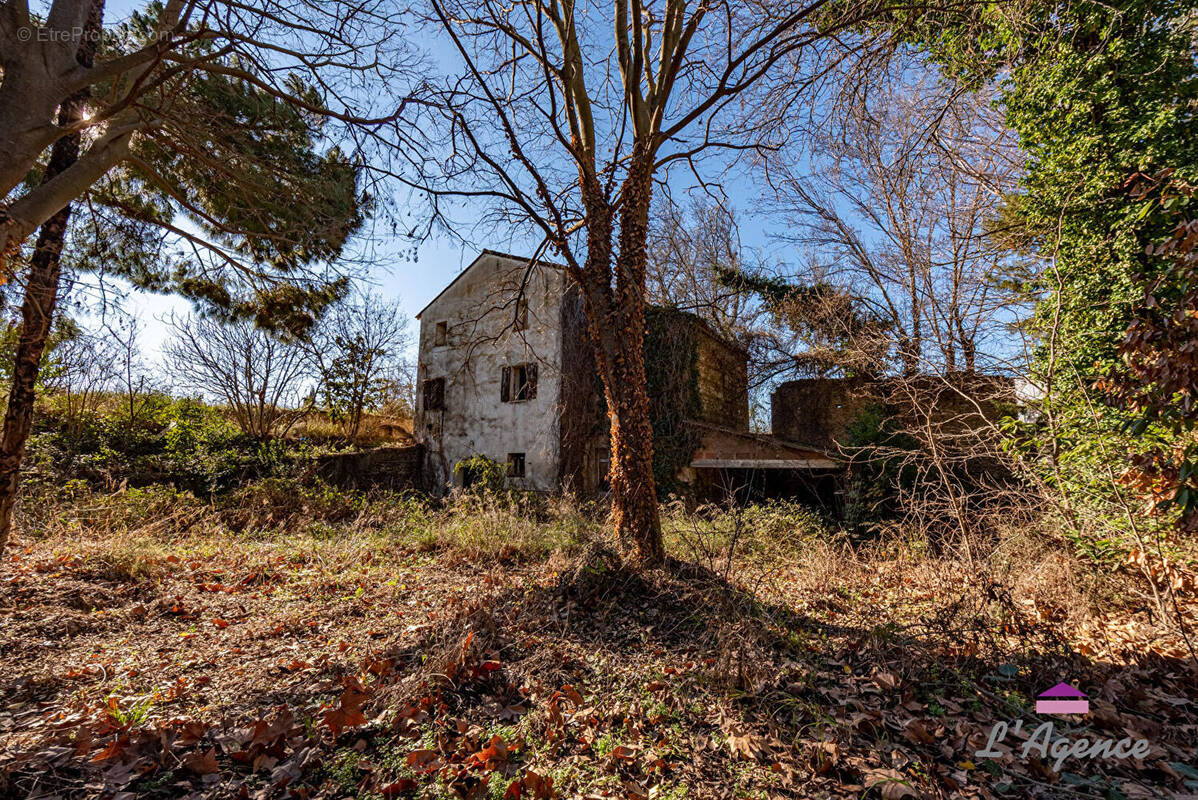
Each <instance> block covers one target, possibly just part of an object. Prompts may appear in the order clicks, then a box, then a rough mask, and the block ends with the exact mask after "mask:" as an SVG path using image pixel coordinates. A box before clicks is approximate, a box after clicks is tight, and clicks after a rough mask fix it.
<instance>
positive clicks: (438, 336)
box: [433, 322, 449, 347]
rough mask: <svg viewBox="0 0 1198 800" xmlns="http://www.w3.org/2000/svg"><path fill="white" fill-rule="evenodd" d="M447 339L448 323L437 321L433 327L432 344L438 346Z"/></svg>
mask: <svg viewBox="0 0 1198 800" xmlns="http://www.w3.org/2000/svg"><path fill="white" fill-rule="evenodd" d="M448 339H449V323H448V322H438V323H437V327H436V328H434V329H433V346H434V347H440V346H442V345H444V344H445V342H446V341H448Z"/></svg>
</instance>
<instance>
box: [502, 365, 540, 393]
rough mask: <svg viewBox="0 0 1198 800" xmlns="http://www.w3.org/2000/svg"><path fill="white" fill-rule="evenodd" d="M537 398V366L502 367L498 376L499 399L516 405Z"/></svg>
mask: <svg viewBox="0 0 1198 800" xmlns="http://www.w3.org/2000/svg"><path fill="white" fill-rule="evenodd" d="M536 396H537V365H536V364H513V365H511V366H508V367H504V368H503V369H502V370H501V371H500V375H499V399H500V401H501V402H504V403H518V402H521V401H523V400H532V399H533V398H534V397H536Z"/></svg>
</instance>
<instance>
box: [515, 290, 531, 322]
mask: <svg viewBox="0 0 1198 800" xmlns="http://www.w3.org/2000/svg"><path fill="white" fill-rule="evenodd" d="M516 330H518V331H526V330H528V298H527V297H525V296H524V295H523V294H521V295H520V296H519V297H517V298H516Z"/></svg>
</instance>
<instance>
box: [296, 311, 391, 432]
mask: <svg viewBox="0 0 1198 800" xmlns="http://www.w3.org/2000/svg"><path fill="white" fill-rule="evenodd" d="M410 342H411V336H410V334H409V332H408V317H407V315H406V314H404V311H403V308H402V307H401V306H400V304H399V302H398V301H390V302H388V301H385V300H383V299H382V297H380V296H379V295H377V294H373V293H364V294H358V295H355V296H352V297H350V298H348V299H346V300H343V301H341V302H340V303H337V304H336V305H334V306H333V307H332V308H331V309H329V311H328V312H327V313H326V314H325V316H324V317H323V318H322V319H321V321H320V322H319V323H318V324H317V326H316V328H315V329H314V330H313V332H312V334H311V337H310V339H309V340H308V353H309V356H310V358H311V359H312V363H313V365H314V366H315V368H316V372H317V375H318V379H319V381H320V384H319V392H320V395H321V400H322V402H323V404H324V406H325V408H326V409H327V410H328V411H329V413H330V414H331V415H332V416H333V417H334V418H335V419H337V420H338V421H340V423H341V425H342V428H343V429H344V430H345V435H346V436H348V437H349V439H350V441H357V437H358V431H359V430H360V428H361V426H362V413H363V412H364V411H367V410H371V409H373V408H377V407H379V406H381V405H382V404H383V403H385V402H387V401H388V400H391V399H393V397H394V395H395V394H396V389H397V385H396V384H397V379H399V378H400V374H399V373H400V372H401V371H402V360H401V359H402V356H403V351H404V350H405V349H406V348H407V346H408V345H409V344H410Z"/></svg>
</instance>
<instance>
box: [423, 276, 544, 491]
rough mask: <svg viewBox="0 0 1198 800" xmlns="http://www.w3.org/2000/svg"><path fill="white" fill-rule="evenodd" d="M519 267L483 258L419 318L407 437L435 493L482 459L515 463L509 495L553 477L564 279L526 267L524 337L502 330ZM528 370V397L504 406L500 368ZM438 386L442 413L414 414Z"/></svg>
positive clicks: (507, 324)
mask: <svg viewBox="0 0 1198 800" xmlns="http://www.w3.org/2000/svg"><path fill="white" fill-rule="evenodd" d="M525 270H526V265H525V262H522V261H517V260H514V259H509V258H505V257H501V256H497V255H492V254H483V255H482V256H481V257H480V259H479V260H478V261H476V262H475V263H474V264H473V265H472V266H471V267H469V268H468V269H467V271H466V273H464V274H463V275H462V276H461V277H460V278H459V279H458V280H457V281H456V282H455V283H454V284H453V285H452V286H450V287H449V289H448V290H447V291H445V292H444V293H443V294H442V295H441V296H440V297H438V298H437V299H436V300H434V301H433V303H432V304H430V305H429V307H428V308H426V309H425V310H424V311H423V312H421V314H420V356H419V362H418V368H417V380H418V390H417V398H416V435H417V437H418V438H420V440H421V441H423V442H424V444H425V448H426V453H427V455H426V464H427V468H428V471H429V479H430V483H431V486H430V488H431V489H432V490H433V491H434V492H437V493H440V492H441V491H444V488H445V486H446V485H447V484H448V483H449V482H450V481H451V480H452V477H453V473H452V471H453V466H454V464H456V463H457V462H458V461H461V460H463V459H466V458H469V457H470V456H472V455H475V454H482V455H485V456H488V457H489V458H493V459H495V460H496V461H498V462H500V463H501V464H502V463H506V461H507V455H508V453H521V452H522V453H524V454H525V477H524V478H523V479H520V478H511V479H509V481H510V482H511V484H512V485H514V486H519V487H521V488H527V489H537V490H542V491H548V490H551V489H553V488H555V485H556V482H557V476H558V449H559V445H560V437H559V435H558V402H559V399H560V395H561V369H560V364H559V361H560V357H561V338H560V337H561V326H560V316H561V315H560V305H561V297H562V293H563V289H564V287H565V276H564V275H563V274H562V273H561V271H560V270H558V269H556V268H553V267H548V266H538V267H536V268H535V269H534V270H533V271H532V273H531V275H530V276H529V279H528V285H527V288H526V289H525V297H526V298H527V302H528V329H527V330H524V331H515V330H513V329H512V322H513V319H514V314H515V311H514V307H515V302H514V298H515V297H516V294H517V292H518V291H519V287H520V283H521V280H522V278H523V277H524V273H525ZM438 322H447V323H448V327H449V330H448V338H447V342H446V344H445V345H444V346H436V345H435V344H434V335H435V330H436V325H437V323H438ZM533 361H535V362H537V363H538V365H539V368H538V376H537V396H536V397H535V398H533V399H531V400H525V401H520V402H507V403H504V402H502V401H501V400H500V378H501V374H502V367H503V366H504V365H511V364H520V363H527V362H533ZM438 377H444V378H445V410H444V411H428V412H426V411H425V410H424V408H423V405H424V395H423V391H422V388H421V387H423V382H424V381H425V380H426V379H430V378H438Z"/></svg>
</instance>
